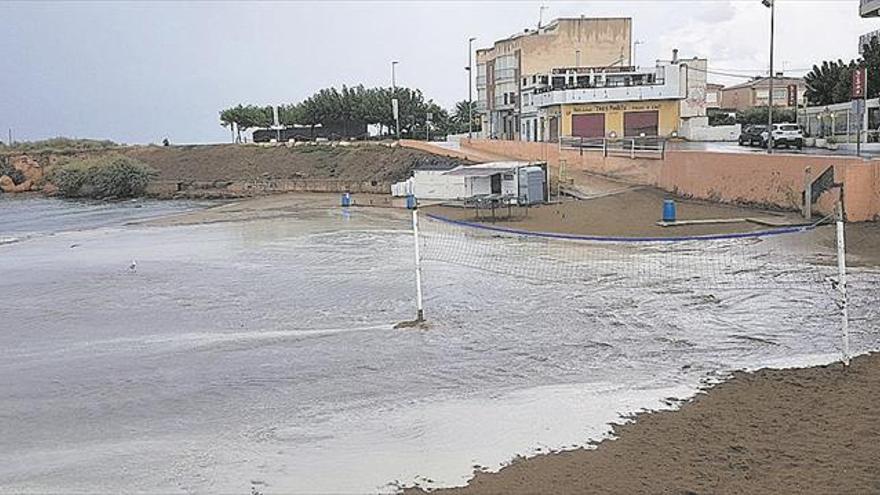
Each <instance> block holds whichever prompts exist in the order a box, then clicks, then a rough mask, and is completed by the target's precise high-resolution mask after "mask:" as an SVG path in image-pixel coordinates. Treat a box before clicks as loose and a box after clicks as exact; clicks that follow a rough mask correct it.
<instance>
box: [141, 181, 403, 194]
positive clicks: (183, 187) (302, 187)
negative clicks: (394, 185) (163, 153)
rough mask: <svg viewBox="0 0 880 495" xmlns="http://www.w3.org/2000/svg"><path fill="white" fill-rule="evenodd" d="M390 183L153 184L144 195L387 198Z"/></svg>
mask: <svg viewBox="0 0 880 495" xmlns="http://www.w3.org/2000/svg"><path fill="white" fill-rule="evenodd" d="M390 190H391V183H389V182H384V181H366V182H364V181H352V180H335V179H300V180H295V179H277V180H276V179H261V180H239V181H214V182H194V181H154V182H152V183H151V184H150V186H149V187H148V188H147V193H149V194H154V195H159V196H171V195H174V194H176V193H179V192H190V193H191V192H196V191H227V192H229V193H232V194H236V195H237V194H263V193H273V192H328V193H342V192H352V193H370V194H388V191H390Z"/></svg>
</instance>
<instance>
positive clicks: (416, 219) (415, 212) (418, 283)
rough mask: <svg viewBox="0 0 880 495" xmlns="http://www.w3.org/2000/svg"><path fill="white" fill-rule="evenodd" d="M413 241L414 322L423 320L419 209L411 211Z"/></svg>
mask: <svg viewBox="0 0 880 495" xmlns="http://www.w3.org/2000/svg"><path fill="white" fill-rule="evenodd" d="M412 225H413V242H414V244H415V254H416V308H417V310H418V311H417V313H416V322H423V321H425V311H424V309H423V308H422V257H421V256H420V255H419V209H418V207H415V208H413V211H412Z"/></svg>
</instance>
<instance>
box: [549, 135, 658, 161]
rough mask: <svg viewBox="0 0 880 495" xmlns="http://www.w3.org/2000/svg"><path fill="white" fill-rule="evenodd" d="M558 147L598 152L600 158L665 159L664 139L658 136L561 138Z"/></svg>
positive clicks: (582, 151) (582, 152)
mask: <svg viewBox="0 0 880 495" xmlns="http://www.w3.org/2000/svg"><path fill="white" fill-rule="evenodd" d="M559 147H560V148H563V149H576V150H580V152H581V154H582V155H583V154H584V151H599V152H602V156H606V157H607V156H626V157H629V158H632V159H635V158H653V159H660V160H662V159H664V158H665V157H666V139H665V138H662V137H659V136H644V137H641V136H640V137H627V138H585V137H561V138H559Z"/></svg>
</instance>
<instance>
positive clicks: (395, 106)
mask: <svg viewBox="0 0 880 495" xmlns="http://www.w3.org/2000/svg"><path fill="white" fill-rule="evenodd" d="M397 63H398V62H397V60H392V61H391V108H392V111H393V112H394V123H395V125H396V126H397V140H398V141H400V108H399V106H398V103H397V77H396V73H395V68H396V67H397Z"/></svg>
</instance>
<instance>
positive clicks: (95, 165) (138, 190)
mask: <svg viewBox="0 0 880 495" xmlns="http://www.w3.org/2000/svg"><path fill="white" fill-rule="evenodd" d="M156 175H158V173H157V172H156V171H155V170H153V169H151V168H150V167H148V166H146V165H144V164H143V163H141V162H139V161H137V160H135V159H133V158H129V157H127V156H122V155H108V156H102V157H97V158H86V159H83V160H71V161H69V162H66V163H64V164H62V165H59V166H58V167H56V168H55V169H54V170H53V171H52V176H51V182H52V183H53V184H54V185H55V187H57V188H58V193H59V194H61V195H62V196H67V197H73V198H75V197H87V198H132V197H136V196H142V195H143V194H144V192H146V189H147V185H148V184H149V183H150V180H152V179H153V178H155V177H156Z"/></svg>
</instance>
